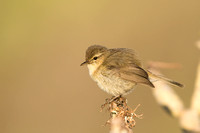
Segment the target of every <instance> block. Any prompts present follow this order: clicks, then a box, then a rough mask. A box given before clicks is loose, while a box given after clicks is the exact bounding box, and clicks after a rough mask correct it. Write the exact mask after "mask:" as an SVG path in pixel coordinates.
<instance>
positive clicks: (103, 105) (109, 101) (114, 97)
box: [100, 95, 122, 112]
mask: <svg viewBox="0 0 200 133" xmlns="http://www.w3.org/2000/svg"><path fill="white" fill-rule="evenodd" d="M121 96H122V95H117V96H113V97H112V98H107V99H106V101H105V103H104V104H102V105H101V110H100V111H101V112H102V110H103V109H104V107H105V106H106V105H107V104H110V103H112V102H113V101H115V100H117V99H119V98H121Z"/></svg>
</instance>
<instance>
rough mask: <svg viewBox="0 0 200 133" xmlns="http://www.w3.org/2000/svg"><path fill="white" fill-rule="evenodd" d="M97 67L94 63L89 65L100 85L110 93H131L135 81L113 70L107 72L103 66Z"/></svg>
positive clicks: (92, 74)
mask: <svg viewBox="0 0 200 133" xmlns="http://www.w3.org/2000/svg"><path fill="white" fill-rule="evenodd" d="M96 68H97V67H96V66H94V65H92V64H89V65H88V69H89V73H90V76H91V77H92V79H93V80H94V81H96V82H97V84H98V86H99V87H100V88H101V89H102V90H104V91H106V92H107V93H108V94H111V95H113V96H118V95H126V94H128V93H130V92H131V91H132V90H133V88H134V86H135V85H136V83H134V82H130V81H127V80H124V79H122V78H120V77H119V76H118V75H117V73H114V72H113V71H111V70H106V73H105V71H104V70H103V69H104V68H103V67H100V68H99V69H98V70H97V71H96ZM102 70H103V71H104V73H103V72H102Z"/></svg>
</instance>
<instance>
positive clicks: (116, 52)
mask: <svg viewBox="0 0 200 133" xmlns="http://www.w3.org/2000/svg"><path fill="white" fill-rule="evenodd" d="M85 59H86V60H85V62H83V63H82V64H81V65H83V64H87V66H88V69H89V73H90V76H91V77H92V79H93V80H94V81H96V82H97V84H98V86H99V87H100V88H101V89H102V90H104V91H106V92H107V93H109V94H111V95H114V96H118V95H125V94H127V93H130V92H131V91H132V90H133V88H134V86H135V85H137V84H145V85H148V86H150V87H154V85H153V84H152V82H151V81H150V79H149V74H148V73H149V72H147V71H145V70H144V69H143V68H142V65H141V62H140V60H139V59H138V57H137V56H136V53H135V52H134V51H133V50H131V49H127V48H115V49H108V48H106V47H104V46H100V45H92V46H90V47H88V49H87V51H86V57H85ZM150 75H152V74H151V73H150ZM154 77H155V78H157V79H160V77H159V78H158V77H156V76H155V75H154Z"/></svg>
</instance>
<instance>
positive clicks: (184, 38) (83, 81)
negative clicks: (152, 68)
mask: <svg viewBox="0 0 200 133" xmlns="http://www.w3.org/2000/svg"><path fill="white" fill-rule="evenodd" d="M0 18H1V19H0V132H1V133H45V132H48V133H70V132H74V133H78V132H82V133H89V132H95V133H102V132H104V133H106V132H108V131H109V127H108V126H107V127H104V126H102V125H104V124H105V122H106V120H107V119H108V117H109V115H108V113H106V112H103V113H100V112H99V110H100V105H101V104H102V103H104V99H105V98H108V97H111V96H110V95H108V94H106V93H105V92H103V91H102V90H100V89H99V88H98V87H97V85H96V83H95V82H93V81H92V79H91V78H90V77H89V75H88V70H87V68H86V67H80V66H79V65H80V63H81V62H82V61H84V58H85V50H86V49H87V47H88V46H90V45H92V44H101V45H104V46H107V47H108V48H115V47H127V48H131V49H135V50H136V51H138V53H139V56H140V57H141V59H142V61H143V63H144V64H146V62H148V61H150V60H153V61H164V62H176V63H180V64H182V68H180V69H177V70H164V71H163V72H164V74H165V75H167V77H170V78H172V79H174V80H177V81H180V82H181V83H184V84H185V86H186V87H185V88H184V89H179V88H175V91H176V92H177V94H178V95H179V96H180V97H181V99H182V100H183V101H184V104H185V106H186V107H189V106H190V99H191V96H192V92H193V88H194V80H195V76H196V67H197V63H198V58H199V51H198V50H197V48H196V47H195V43H196V41H197V40H199V39H200V1H199V0H173V1H169V0H162V1H158V0H142V1H141V0H140V1H139V0H138V1H136V0H125V1H121V0H101V1H99V0H84V1H83V0H66V1H53V0H34V1H30V0H18V1H17V0H2V1H0ZM127 98H128V100H129V105H130V106H132V107H133V108H134V107H135V106H136V105H138V104H141V106H140V108H139V109H138V110H137V113H138V114H140V113H143V114H144V118H143V119H142V120H136V122H137V123H136V127H135V128H134V129H133V130H134V132H138V133H142V132H149V133H160V132H162V133H169V132H170V133H178V132H180V128H179V124H178V120H176V119H173V118H172V117H170V116H168V115H167V114H166V113H165V112H164V111H163V110H162V109H161V108H160V107H159V106H158V105H157V103H156V102H155V100H154V97H153V96H152V94H151V90H150V89H149V88H148V87H146V86H138V87H137V89H135V91H134V92H133V93H131V94H129V95H128V96H127Z"/></svg>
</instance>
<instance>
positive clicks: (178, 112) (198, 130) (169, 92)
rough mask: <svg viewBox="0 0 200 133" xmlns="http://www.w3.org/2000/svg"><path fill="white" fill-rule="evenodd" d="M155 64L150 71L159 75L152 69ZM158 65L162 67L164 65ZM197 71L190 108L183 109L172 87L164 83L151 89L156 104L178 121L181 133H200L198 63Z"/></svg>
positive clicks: (156, 84)
mask: <svg viewBox="0 0 200 133" xmlns="http://www.w3.org/2000/svg"><path fill="white" fill-rule="evenodd" d="M199 48H200V47H199ZM151 63H153V62H151ZM156 63H157V62H155V63H154V65H150V66H151V71H152V72H156V73H157V74H161V73H160V72H159V71H158V67H156V68H152V66H156ZM159 64H162V65H163V64H164V63H159ZM169 66H170V64H168V65H166V67H162V68H167V67H169ZM170 68H172V67H170ZM197 71H198V72H197V79H196V83H195V89H194V93H193V97H192V100H191V107H190V108H185V107H184V105H183V102H182V100H181V99H180V98H179V96H178V95H177V94H176V93H175V91H174V90H173V89H172V87H171V86H169V85H168V84H166V83H165V82H162V81H159V82H155V83H154V85H155V88H153V89H152V93H153V95H154V97H155V99H156V101H157V103H158V104H159V105H161V106H162V107H164V109H165V110H167V112H168V113H170V114H171V115H172V116H173V117H175V118H178V119H179V124H180V127H181V129H182V131H183V133H185V132H188V133H189V132H190V133H200V62H199V65H198V70H197Z"/></svg>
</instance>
